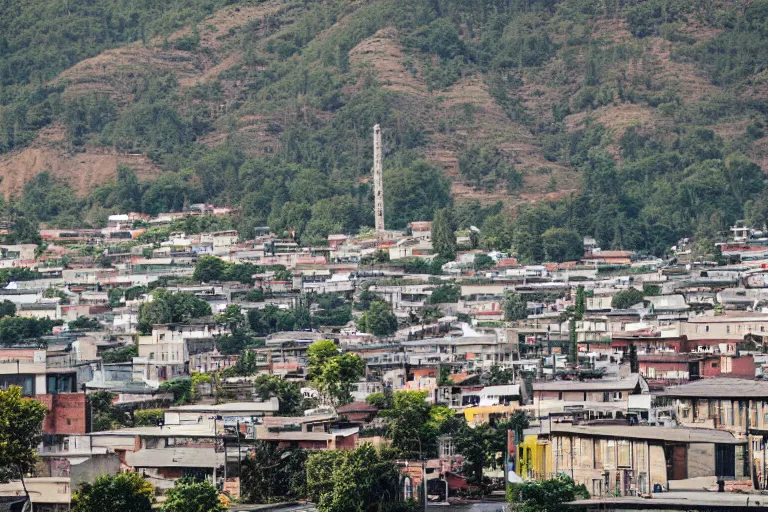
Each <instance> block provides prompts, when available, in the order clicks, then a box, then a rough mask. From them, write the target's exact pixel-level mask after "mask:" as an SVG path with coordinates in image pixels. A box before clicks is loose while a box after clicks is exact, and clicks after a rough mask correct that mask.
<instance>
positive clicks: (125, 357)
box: [101, 345, 139, 364]
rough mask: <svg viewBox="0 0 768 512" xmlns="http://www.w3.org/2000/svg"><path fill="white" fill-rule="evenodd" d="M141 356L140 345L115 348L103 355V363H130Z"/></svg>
mask: <svg viewBox="0 0 768 512" xmlns="http://www.w3.org/2000/svg"><path fill="white" fill-rule="evenodd" d="M138 356H139V346H138V345H128V346H125V347H119V348H113V349H109V350H107V351H105V352H104V353H102V354H101V361H102V362H103V363H105V364H111V363H130V362H131V361H133V358H134V357H138Z"/></svg>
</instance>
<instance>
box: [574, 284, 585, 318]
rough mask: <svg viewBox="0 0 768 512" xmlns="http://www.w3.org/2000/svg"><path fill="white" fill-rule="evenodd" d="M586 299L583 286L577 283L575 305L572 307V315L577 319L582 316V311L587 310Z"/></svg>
mask: <svg viewBox="0 0 768 512" xmlns="http://www.w3.org/2000/svg"><path fill="white" fill-rule="evenodd" d="M586 300H587V299H586V293H585V291H584V286H582V285H579V286H578V288H576V307H575V309H574V315H575V317H576V319H577V320H581V319H582V318H584V313H585V312H586V311H587V306H586Z"/></svg>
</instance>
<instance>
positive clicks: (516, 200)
mask: <svg viewBox="0 0 768 512" xmlns="http://www.w3.org/2000/svg"><path fill="white" fill-rule="evenodd" d="M191 3H192V4H193V6H192V7H191V8H190V9H188V10H189V11H193V12H187V11H185V10H184V9H181V8H180V7H179V5H177V4H176V3H175V2H171V3H170V4H169V5H168V6H167V9H166V10H165V11H164V12H163V13H162V14H161V15H159V16H158V17H159V18H163V19H170V20H176V21H178V20H185V19H187V20H195V21H194V22H193V23H192V24H191V25H189V26H187V27H186V28H182V29H177V27H178V23H177V24H176V26H173V24H172V23H165V24H163V23H159V22H158V23H155V25H157V28H154V29H153V32H152V34H150V35H147V34H146V29H144V30H145V33H144V35H143V37H135V39H137V41H136V42H133V43H129V44H127V45H124V46H121V47H117V48H114V49H106V50H105V51H100V52H97V51H95V50H100V49H99V47H98V45H96V48H95V50H94V51H87V50H86V51H82V47H83V46H87V45H83V44H82V40H80V41H79V43H80V46H78V48H80V49H81V51H79V52H66V53H67V55H71V54H74V56H72V57H70V58H71V59H76V60H77V59H79V60H80V61H79V62H78V63H76V64H74V66H72V67H70V68H69V69H65V70H64V69H62V70H60V71H61V72H60V73H59V74H58V75H57V76H56V77H55V78H54V77H51V78H50V79H49V81H48V82H46V83H45V84H44V90H43V89H42V88H41V87H40V86H39V85H36V84H35V82H34V79H33V77H32V75H31V74H30V76H29V77H28V79H27V80H23V79H22V78H23V77H22V78H19V79H18V80H17V81H16V82H17V83H12V84H10V85H9V87H11V88H12V89H13V90H14V91H21V92H18V93H17V94H15V96H14V97H12V98H11V99H10V100H6V101H5V104H4V106H3V107H0V108H2V109H3V110H2V114H3V116H2V117H0V120H2V122H1V123H0V125H1V126H0V127H4V129H2V130H0V133H6V134H12V135H13V136H7V137H6V139H5V140H6V142H5V144H2V143H0V149H2V148H5V150H6V153H5V154H4V155H0V175H2V176H3V177H4V180H3V182H2V183H1V184H0V187H2V188H1V189H0V190H1V191H2V192H3V193H5V194H6V195H7V194H10V193H18V192H20V187H21V185H22V181H23V180H24V179H28V178H29V177H31V176H33V175H34V174H35V173H36V172H40V171H43V170H46V169H50V170H51V171H53V174H54V175H55V176H56V177H58V178H60V179H62V180H66V181H68V182H70V183H72V184H74V185H75V186H76V188H77V190H78V191H79V193H80V194H81V198H82V199H81V200H80V201H79V202H78V204H76V205H72V208H74V209H86V210H88V209H93V208H99V209H101V208H103V207H105V208H107V209H110V208H115V207H116V205H117V204H120V205H125V204H126V201H124V200H122V199H116V198H115V197H114V193H113V192H114V191H113V190H112V189H110V190H109V191H107V192H101V193H100V195H99V194H96V196H98V197H94V194H92V193H91V192H93V187H95V186H98V185H102V184H107V186H108V187H109V186H111V185H109V183H111V182H112V180H114V179H115V178H114V177H115V176H116V175H117V166H118V164H119V163H123V162H124V163H127V164H128V165H130V166H131V167H135V168H136V170H137V175H138V177H139V179H140V180H141V181H142V185H141V186H140V187H139V190H138V192H136V194H137V196H136V197H133V198H128V199H129V200H128V201H127V204H133V205H135V206H136V207H138V208H143V209H145V210H147V211H152V210H153V209H154V210H157V209H163V208H167V207H174V206H178V201H179V199H178V198H179V197H180V196H183V197H184V198H185V200H197V199H206V200H212V201H217V202H226V203H229V204H232V205H241V206H242V207H243V219H242V222H243V226H244V227H247V226H249V225H255V224H259V223H265V222H268V223H270V225H272V226H273V227H275V228H276V229H288V228H291V229H295V230H297V231H298V233H299V235H300V236H303V237H304V238H305V239H306V240H307V241H309V240H319V239H320V238H322V237H323V236H325V235H327V233H328V232H330V231H336V230H340V231H354V230H356V229H357V228H358V227H359V226H365V225H370V224H372V219H371V218H370V204H371V195H370V187H369V185H368V181H369V170H370V160H371V147H370V146H371V144H370V142H371V141H370V138H371V126H372V125H373V124H374V123H376V122H379V123H381V124H382V127H383V130H384V135H385V151H386V154H385V161H386V166H387V168H388V171H387V177H386V179H387V182H385V186H386V187H387V189H388V193H391V194H392V195H393V196H396V197H397V198H398V199H400V198H402V199H403V203H402V204H403V205H405V211H400V210H399V209H393V214H392V215H391V216H390V219H395V220H394V221H393V224H392V227H402V222H404V221H405V220H407V218H408V217H409V216H412V215H415V214H417V213H418V214H419V215H420V216H422V217H424V216H426V217H429V216H430V215H431V211H429V210H428V208H427V209H424V208H421V207H420V204H421V203H425V201H426V202H428V204H429V205H430V207H433V206H434V207H439V206H441V205H445V204H447V203H448V202H450V200H451V199H450V198H449V197H448V196H444V195H443V191H445V190H446V188H445V187H446V186H449V188H450V192H451V195H452V196H453V201H454V202H455V204H456V205H457V206H461V205H462V204H465V203H466V202H467V201H474V200H480V202H481V203H482V204H486V205H490V204H492V203H494V202H495V201H499V200H500V201H503V203H504V206H506V207H507V208H508V209H509V207H512V206H515V205H524V204H530V203H534V204H536V205H538V206H536V208H535V209H534V210H533V212H534V213H533V214H532V215H533V217H535V218H536V219H538V220H536V221H535V222H534V221H533V220H531V219H529V218H528V217H526V216H525V215H521V212H518V215H517V217H516V219H517V220H515V221H514V222H512V221H510V220H505V221H504V223H502V224H503V226H501V227H500V228H498V229H501V232H496V233H493V236H491V237H489V238H486V243H488V244H501V245H506V246H507V247H508V246H509V245H514V246H515V249H516V250H517V251H518V252H519V253H521V254H523V255H524V256H526V257H530V258H531V259H539V258H540V257H542V256H543V253H542V252H541V251H542V249H540V248H539V247H538V246H539V242H538V241H536V240H534V241H533V243H532V248H528V249H525V247H526V244H527V243H529V242H530V240H527V239H525V240H523V239H521V236H522V233H523V232H525V233H529V234H532V236H533V237H534V238H536V237H539V236H541V235H542V234H543V233H544V231H546V230H547V229H548V228H550V227H553V226H566V227H567V228H569V229H571V230H574V231H577V232H579V233H580V234H592V235H595V236H597V237H598V239H599V241H600V242H601V243H602V244H603V245H604V246H614V247H636V248H643V249H647V250H649V251H652V252H657V253H658V252H661V251H663V250H664V247H666V246H668V245H670V244H672V243H674V242H675V241H676V239H677V237H679V236H684V235H693V234H697V235H699V236H700V237H702V238H704V237H706V238H713V237H717V236H718V233H719V232H720V230H721V229H723V228H724V227H725V226H726V225H727V223H728V222H730V221H732V220H734V217H741V216H744V215H746V216H748V217H750V218H751V219H752V220H757V221H760V219H761V218H763V217H762V216H763V214H764V212H763V209H764V207H763V206H762V205H763V203H768V201H764V200H763V198H762V193H763V192H762V190H763V183H762V182H763V178H762V173H761V168H762V169H765V166H766V164H768V138H766V137H765V133H764V130H763V124H764V122H765V119H764V117H765V111H764V110H765V107H764V100H765V99H766V98H767V97H768V96H767V95H768V86H767V85H766V84H765V78H766V76H768V75H766V73H767V72H766V71H765V64H766V61H768V51H764V50H768V44H766V39H767V38H768V36H767V35H766V34H764V33H763V32H764V31H763V29H762V26H763V25H762V24H763V23H764V22H765V20H766V19H768V2H766V1H765V0H763V1H753V2H749V3H741V2H708V3H706V4H702V3H700V2H690V1H688V0H646V1H626V2H621V1H620V2H616V3H612V5H611V6H605V7H603V6H602V4H599V3H597V2H593V1H587V0H565V1H559V2H558V1H553V0H548V1H543V0H540V1H530V2H516V1H503V2H502V1H480V0H477V1H472V2H465V1H459V0H434V1H430V2H427V1H426V0H423V1H421V0H420V1H415V2H413V1H405V0H375V1H372V2H360V1H350V0H336V1H325V2H294V1H292V0H270V1H268V2H248V1H244V2H233V3H232V4H231V5H227V6H223V5H217V4H215V3H213V4H202V3H201V4H200V5H199V6H197V4H196V2H191ZM120 5H121V4H118V2H113V3H110V2H109V1H107V0H103V1H102V3H101V8H102V9H103V10H109V6H112V8H113V9H116V10H119V9H120V7H119V6H120ZM216 7H220V8H219V9H218V10H215V12H212V13H211V14H209V15H207V16H206V9H216ZM18 9H19V10H23V9H24V7H23V6H18ZM139 11H141V9H139ZM59 15H60V16H63V14H59ZM142 16H145V15H142ZM126 19H128V20H131V19H132V18H131V16H128V17H127V18H126ZM142 19H146V18H142ZM143 23H144V24H142V23H140V22H138V21H137V22H136V23H134V26H138V27H142V26H147V25H146V24H147V23H149V22H143ZM153 26H154V25H153ZM105 30H107V29H105ZM107 32H108V30H107ZM135 32H136V33H138V32H141V30H139V29H136V30H135ZM125 33H126V31H125V30H123V32H121V34H125ZM121 37H123V38H125V39H130V37H129V36H126V35H123V36H121ZM118 40H119V38H117V37H113V38H111V41H112V43H114V44H112V43H110V44H109V46H114V45H115V44H117V41H118ZM74 41H75V42H78V39H77V37H75V38H74ZM142 41H143V42H142ZM102 46H106V45H102ZM0 48H2V44H0ZM10 53H11V55H10V56H8V55H7V54H8V51H6V54H5V55H4V54H3V53H2V52H0V59H5V61H6V62H5V64H7V62H8V61H12V60H13V59H14V58H15V57H17V55H16V54H13V52H10ZM89 53H92V54H94V55H93V56H91V55H89ZM96 53H98V55H96ZM81 57H88V58H85V59H82V58H81ZM2 69H7V66H5V67H2ZM41 91H42V92H41ZM40 98H44V99H43V100H42V101H40ZM20 105H21V107H20ZM24 109H25V110H26V111H25V112H24V116H23V118H24V123H22V124H23V126H21V128H22V129H20V130H19V129H18V128H19V126H20V124H19V121H18V116H16V117H14V116H13V115H11V113H17V114H18V112H19V111H20V110H24ZM38 111H43V114H42V115H41V114H39V113H38ZM41 126H49V128H46V129H45V130H42V131H37V130H38V129H39V128H40V127H41ZM17 132H18V133H19V135H18V136H17ZM51 133H54V134H56V136H55V137H52V136H51ZM0 138H1V137H0ZM9 141H10V142H9ZM0 142H2V141H0ZM41 155H44V156H41ZM419 159H424V160H426V162H427V163H428V164H432V165H434V166H435V167H436V168H437V169H438V170H439V171H440V174H441V175H442V176H444V177H445V178H447V179H448V181H449V183H448V184H446V183H443V182H442V179H441V178H439V177H436V176H435V175H433V174H430V173H431V171H430V173H426V174H425V169H426V168H424V167H419V166H420V165H421V164H419V163H418V161H419ZM30 162H33V163H30ZM81 162H82V163H81ZM754 164H757V165H754ZM415 174H419V175H420V177H419V176H415ZM83 175H85V177H84V176H83ZM158 176H163V181H162V182H161V184H159V185H152V183H154V181H153V180H155V179H156V177H158ZM424 176H427V177H428V178H429V180H428V181H423V179H425V178H424ZM420 180H422V181H420ZM435 180H436V181H435ZM430 183H434V186H435V190H436V191H437V192H435V193H434V194H431V193H429V191H425V192H424V193H426V196H423V195H422V192H421V191H419V190H414V188H416V189H418V188H419V187H424V186H426V187H429V184H430ZM153 187H154V188H153ZM118 188H119V187H118ZM147 194H149V195H148V197H149V199H147V198H146V197H144V196H146V195H147ZM110 197H111V199H105V198H110ZM123 199H124V198H123ZM427 199H428V201H427ZM433 199H434V201H433ZM131 202H133V203H131ZM471 204H474V203H471ZM392 208H394V207H392ZM420 208H421V209H420ZM542 208H543V209H542ZM467 211H474V213H472V214H470V213H467ZM498 211H499V210H498V208H489V209H480V208H478V207H476V206H471V207H470V208H463V209H459V211H457V212H456V214H457V219H456V221H457V223H458V226H457V227H462V226H465V225H466V224H467V223H469V222H473V223H482V222H483V221H484V220H485V217H487V216H491V217H493V215H494V214H496V213H497V212H498ZM43 217H50V218H42V219H40V220H43V221H46V222H53V223H56V222H57V220H56V215H53V216H45V215H44V216H43ZM492 220H493V219H492ZM492 224H493V223H491V224H489V227H490V226H491V225H492ZM496 224H498V222H497V223H496ZM491 238H492V239H493V241H492V242H491V241H490V240H491ZM522 238H526V237H522Z"/></svg>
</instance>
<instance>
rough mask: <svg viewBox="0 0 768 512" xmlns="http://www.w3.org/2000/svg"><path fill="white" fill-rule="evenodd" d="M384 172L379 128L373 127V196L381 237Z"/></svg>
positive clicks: (382, 229) (382, 232) (377, 228)
mask: <svg viewBox="0 0 768 512" xmlns="http://www.w3.org/2000/svg"><path fill="white" fill-rule="evenodd" d="M383 174H384V172H383V170H382V162H381V128H380V127H379V125H376V126H374V127H373V196H374V210H373V214H374V217H375V218H376V235H377V236H378V237H379V238H381V237H382V236H383V235H384V176H383Z"/></svg>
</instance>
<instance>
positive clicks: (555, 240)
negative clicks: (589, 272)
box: [541, 228, 584, 262]
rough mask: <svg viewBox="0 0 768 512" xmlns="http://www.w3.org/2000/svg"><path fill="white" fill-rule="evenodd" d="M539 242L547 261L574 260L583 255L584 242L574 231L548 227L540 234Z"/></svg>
mask: <svg viewBox="0 0 768 512" xmlns="http://www.w3.org/2000/svg"><path fill="white" fill-rule="evenodd" d="M541 242H542V246H543V248H544V257H545V258H546V259H547V260H549V261H556V262H563V261H574V260H579V259H581V257H582V256H584V244H583V242H582V240H581V237H580V236H579V235H578V233H576V232H575V231H571V230H568V229H564V228H550V229H548V230H546V231H545V232H544V233H543V234H542V235H541Z"/></svg>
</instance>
